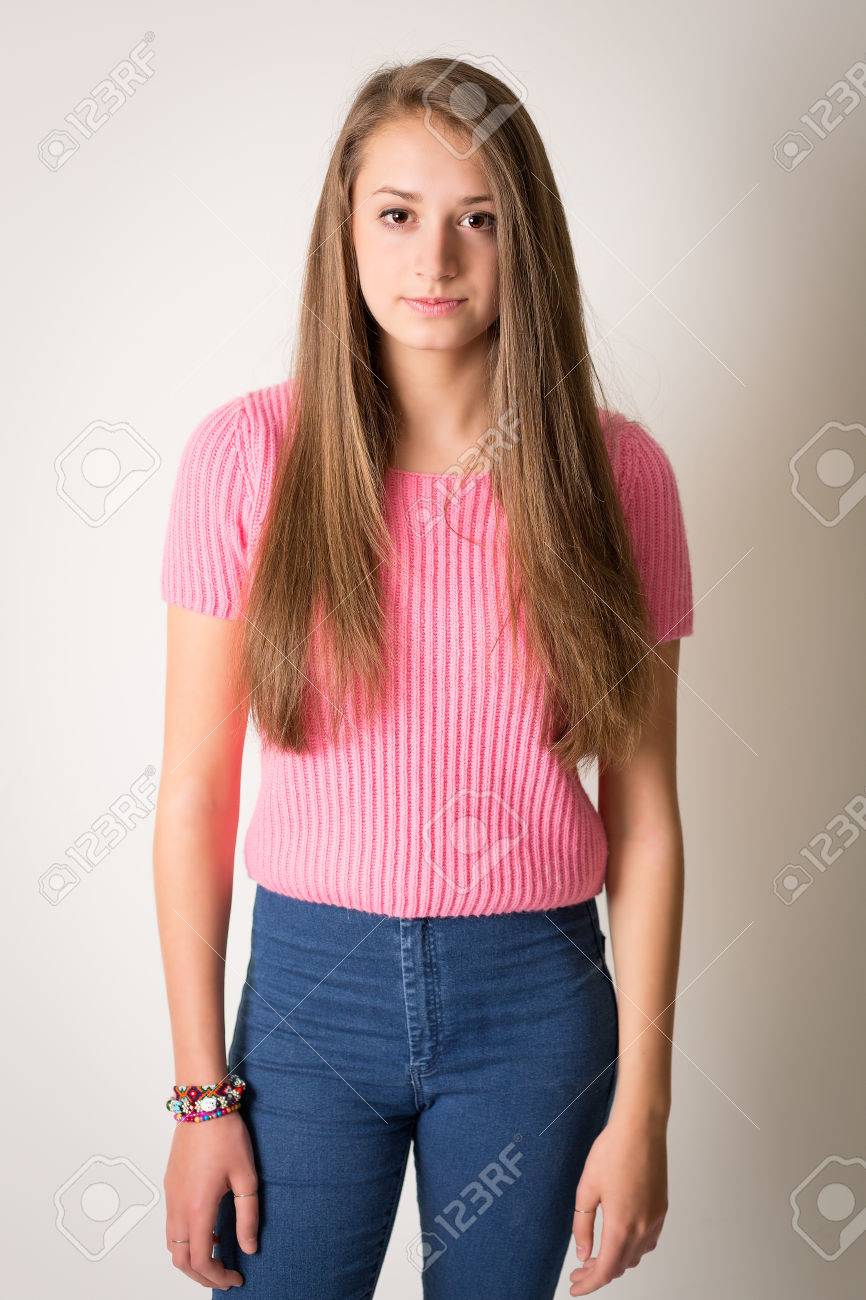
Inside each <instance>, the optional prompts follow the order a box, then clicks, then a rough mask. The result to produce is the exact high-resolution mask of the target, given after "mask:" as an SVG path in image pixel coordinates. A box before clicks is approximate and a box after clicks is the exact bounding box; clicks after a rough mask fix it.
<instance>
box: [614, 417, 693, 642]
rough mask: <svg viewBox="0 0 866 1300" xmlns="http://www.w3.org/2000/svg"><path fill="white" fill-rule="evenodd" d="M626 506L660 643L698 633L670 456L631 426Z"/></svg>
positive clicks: (625, 432) (624, 447)
mask: <svg viewBox="0 0 866 1300" xmlns="http://www.w3.org/2000/svg"><path fill="white" fill-rule="evenodd" d="M619 457H620V475H621V479H622V489H621V491H622V504H623V512H624V514H625V518H626V524H627V526H628V530H629V535H630V538H631V543H632V550H633V554H634V559H635V563H636V565H637V569H638V573H639V575H640V579H641V584H642V588H643V594H644V599H645V601H646V605H647V609H648V611H649V615H650V626H651V627H652V628H653V629H654V632H655V640H656V643H658V642H661V641H673V640H676V639H677V638H678V637H684V636H689V635H690V634H691V633H692V632H693V631H694V613H693V609H692V606H693V598H692V572H691V563H690V560H689V548H688V539H687V537H686V527H685V520H684V518H683V510H682V503H681V501H680V494H679V489H678V487H677V481H676V477H675V475H674V471H673V466H672V465H671V463H670V460H669V459H668V456H667V453H666V452H665V451H664V449H663V448H662V447H661V446H660V444H659V443H658V442H656V440H655V438H653V437H652V435H651V434H650V433H648V432H647V430H646V429H644V428H643V426H642V425H640V424H637V423H635V422H633V421H629V422H628V424H627V425H626V426H625V428H623V429H622V431H621V444H620V448H619Z"/></svg>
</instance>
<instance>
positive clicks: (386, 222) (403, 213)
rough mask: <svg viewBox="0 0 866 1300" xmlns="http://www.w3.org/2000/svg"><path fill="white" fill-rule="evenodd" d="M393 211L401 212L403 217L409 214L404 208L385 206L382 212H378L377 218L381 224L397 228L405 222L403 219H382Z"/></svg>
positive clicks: (389, 227)
mask: <svg viewBox="0 0 866 1300" xmlns="http://www.w3.org/2000/svg"><path fill="white" fill-rule="evenodd" d="M395 212H399V213H401V214H402V215H403V216H404V217H408V215H409V213H408V212H407V211H406V209H405V208H386V209H385V211H384V212H380V213H379V220H380V221H381V222H382V225H383V226H387V227H388V229H389V230H398V229H399V228H400V227H401V226H405V225H406V224H407V223H406V222H405V221H398V222H393V221H385V220H384V218H385V217H390V216H391V215H392V213H395Z"/></svg>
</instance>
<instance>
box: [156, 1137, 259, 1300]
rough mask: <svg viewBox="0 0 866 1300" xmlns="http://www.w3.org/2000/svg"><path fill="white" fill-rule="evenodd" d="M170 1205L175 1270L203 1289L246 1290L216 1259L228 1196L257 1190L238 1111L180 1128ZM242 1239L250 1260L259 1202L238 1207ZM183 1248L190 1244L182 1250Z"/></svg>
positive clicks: (172, 1159) (168, 1234)
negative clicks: (220, 1215) (221, 1216)
mask: <svg viewBox="0 0 866 1300" xmlns="http://www.w3.org/2000/svg"><path fill="white" fill-rule="evenodd" d="M163 1187H164V1188H165V1200H166V1225H165V1238H166V1242H165V1244H166V1246H167V1247H168V1249H169V1250H170V1251H171V1261H172V1263H173V1264H174V1266H175V1268H179V1269H180V1271H181V1272H182V1273H186V1275H187V1276H188V1277H191V1278H193V1279H194V1280H195V1281H196V1282H200V1283H201V1285H202V1286H206V1287H216V1288H217V1289H218V1290H221V1291H227V1290H228V1288H229V1287H230V1286H243V1282H244V1279H243V1277H242V1276H241V1274H240V1273H239V1272H238V1271H237V1269H228V1268H226V1267H225V1266H224V1265H223V1264H222V1263H221V1262H220V1261H219V1260H217V1259H212V1258H211V1250H212V1248H213V1245H214V1242H215V1240H217V1237H216V1233H215V1232H214V1225H215V1223H216V1219H217V1211H218V1209H219V1203H220V1201H221V1199H222V1197H223V1196H224V1195H225V1193H226V1192H252V1191H255V1190H256V1189H257V1188H258V1177H257V1175H256V1167H255V1160H254V1158H253V1151H252V1144H251V1142H250V1135H249V1132H248V1130H247V1126H246V1124H245V1123H244V1121H243V1119H242V1118H241V1115H240V1112H239V1111H233V1112H232V1113H231V1114H230V1115H222V1116H220V1118H219V1119H214V1120H210V1121H208V1122H207V1123H200V1124H189V1123H175V1134H174V1139H173V1141H172V1147H171V1154H170V1156H169V1160H168V1166H167V1168H166V1171H165V1178H164V1179H163ZM235 1206H236V1215H237V1238H238V1243H239V1245H240V1247H241V1250H243V1251H244V1253H245V1254H247V1255H251V1254H252V1253H253V1252H254V1251H255V1249H256V1244H257V1243H256V1238H257V1236H258V1229H259V1198H258V1197H257V1196H244V1197H242V1198H241V1200H239V1201H235ZM178 1242H186V1243H187V1244H185V1245H178V1244H177V1243H178Z"/></svg>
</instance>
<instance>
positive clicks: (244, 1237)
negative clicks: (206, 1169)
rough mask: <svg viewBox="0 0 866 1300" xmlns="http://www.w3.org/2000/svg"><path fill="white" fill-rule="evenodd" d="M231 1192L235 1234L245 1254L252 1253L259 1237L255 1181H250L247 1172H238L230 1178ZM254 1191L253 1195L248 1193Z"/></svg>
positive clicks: (257, 1199) (257, 1197) (257, 1198)
mask: <svg viewBox="0 0 866 1300" xmlns="http://www.w3.org/2000/svg"><path fill="white" fill-rule="evenodd" d="M231 1182H232V1194H233V1195H234V1196H235V1198H236V1199H235V1236H236V1237H237V1239H238V1245H239V1246H240V1248H241V1250H242V1251H243V1252H244V1254H245V1255H252V1254H253V1253H254V1252H255V1250H256V1249H257V1246H258V1237H259V1195H258V1189H257V1187H256V1184H255V1181H252V1182H251V1181H250V1175H249V1173H243V1174H239V1175H238V1177H237V1180H235V1179H232V1180H231ZM250 1193H254V1195H250Z"/></svg>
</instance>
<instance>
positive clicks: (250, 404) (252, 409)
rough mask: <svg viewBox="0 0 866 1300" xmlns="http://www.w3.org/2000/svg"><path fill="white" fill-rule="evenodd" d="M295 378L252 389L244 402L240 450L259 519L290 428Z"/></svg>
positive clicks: (254, 511) (254, 508) (239, 400)
mask: <svg viewBox="0 0 866 1300" xmlns="http://www.w3.org/2000/svg"><path fill="white" fill-rule="evenodd" d="M293 394H294V380H293V379H284V380H281V381H280V382H279V383H275V384H269V385H267V386H266V387H264V388H254V389H250V390H249V391H248V392H246V393H244V394H243V395H242V396H241V397H239V398H237V399H236V401H237V402H239V403H240V405H241V408H242V415H241V419H240V425H239V428H240V442H239V452H240V455H241V457H242V460H243V466H244V472H245V474H246V476H247V479H248V482H249V488H250V494H251V507H252V512H253V515H254V517H256V518H258V519H259V521H260V520H261V518H262V517H263V515H264V512H265V508H266V506H267V502H268V498H269V496H270V491H271V488H272V486H273V480H274V471H275V469H276V465H277V460H278V458H279V454H280V449H281V447H282V445H283V442H284V441H285V438H286V436H287V430H288V421H289V413H290V408H291V403H292V397H293Z"/></svg>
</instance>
